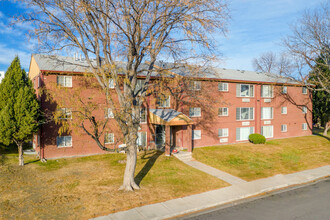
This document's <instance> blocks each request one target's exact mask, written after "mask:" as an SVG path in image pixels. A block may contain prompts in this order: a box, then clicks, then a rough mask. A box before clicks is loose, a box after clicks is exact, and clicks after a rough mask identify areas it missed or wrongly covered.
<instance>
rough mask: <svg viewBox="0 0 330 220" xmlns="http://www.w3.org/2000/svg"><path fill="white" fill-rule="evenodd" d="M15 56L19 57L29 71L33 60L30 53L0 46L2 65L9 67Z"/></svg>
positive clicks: (0, 62)
mask: <svg viewBox="0 0 330 220" xmlns="http://www.w3.org/2000/svg"><path fill="white" fill-rule="evenodd" d="M15 56H18V57H19V59H20V61H21V65H22V67H23V68H24V69H25V70H26V71H28V68H29V65H30V59H31V54H30V53H28V52H26V51H22V50H18V49H13V48H8V47H7V46H6V45H3V44H0V64H2V65H6V66H9V65H10V63H11V62H12V61H13V59H14V58H15ZM2 71H6V70H2Z"/></svg>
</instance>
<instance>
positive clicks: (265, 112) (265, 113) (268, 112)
mask: <svg viewBox="0 0 330 220" xmlns="http://www.w3.org/2000/svg"><path fill="white" fill-rule="evenodd" d="M261 119H273V108H272V107H262V108H261Z"/></svg>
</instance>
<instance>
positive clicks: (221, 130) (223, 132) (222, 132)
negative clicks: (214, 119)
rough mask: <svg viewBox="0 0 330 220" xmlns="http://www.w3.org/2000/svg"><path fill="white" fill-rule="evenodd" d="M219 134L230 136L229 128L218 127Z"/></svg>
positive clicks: (220, 135)
mask: <svg viewBox="0 0 330 220" xmlns="http://www.w3.org/2000/svg"><path fill="white" fill-rule="evenodd" d="M218 136H219V137H228V136H229V131H228V128H219V129H218Z"/></svg>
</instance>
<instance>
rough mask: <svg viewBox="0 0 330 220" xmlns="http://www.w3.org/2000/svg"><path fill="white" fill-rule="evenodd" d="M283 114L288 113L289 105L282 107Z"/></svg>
mask: <svg viewBox="0 0 330 220" xmlns="http://www.w3.org/2000/svg"><path fill="white" fill-rule="evenodd" d="M281 114H283V115H286V114H288V108H287V107H282V108H281Z"/></svg>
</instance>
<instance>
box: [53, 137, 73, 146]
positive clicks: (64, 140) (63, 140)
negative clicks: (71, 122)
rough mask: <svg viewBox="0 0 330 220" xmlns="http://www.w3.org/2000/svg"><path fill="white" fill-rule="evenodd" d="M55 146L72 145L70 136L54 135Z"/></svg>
mask: <svg viewBox="0 0 330 220" xmlns="http://www.w3.org/2000/svg"><path fill="white" fill-rule="evenodd" d="M56 145H57V147H59V148H60V147H72V136H57V137H56Z"/></svg>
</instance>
